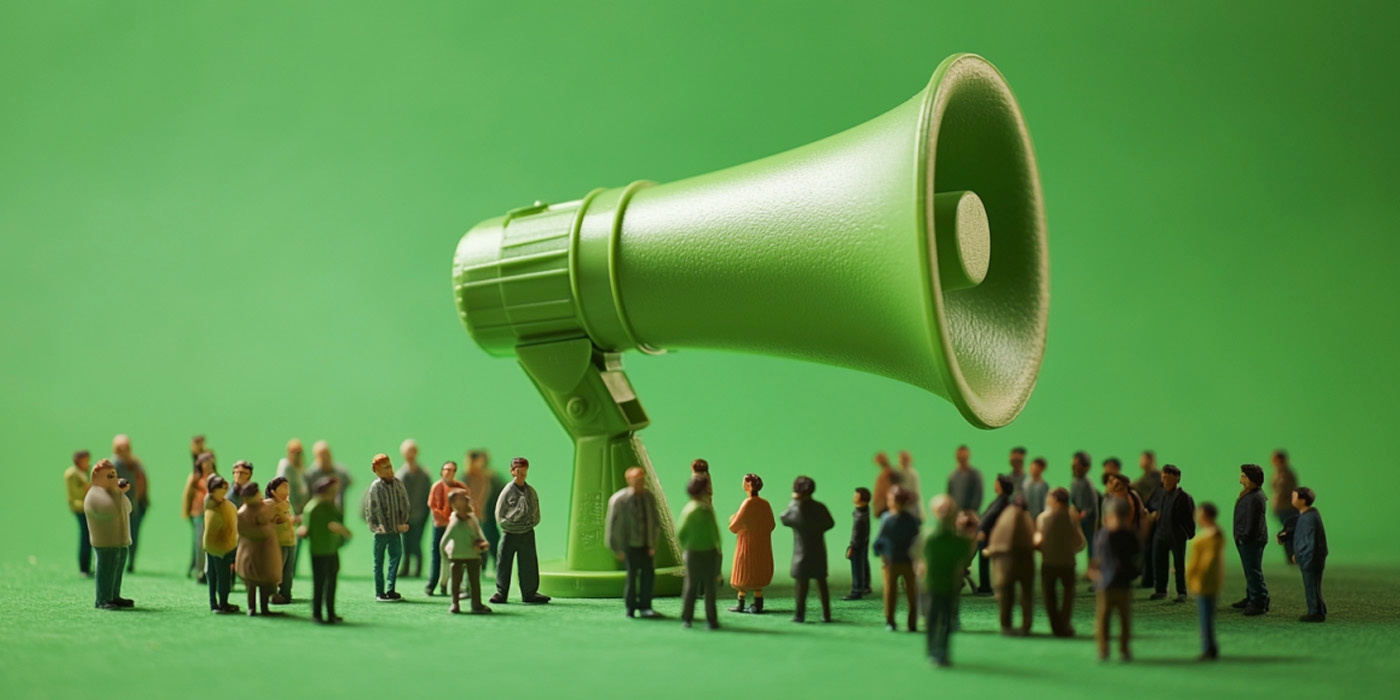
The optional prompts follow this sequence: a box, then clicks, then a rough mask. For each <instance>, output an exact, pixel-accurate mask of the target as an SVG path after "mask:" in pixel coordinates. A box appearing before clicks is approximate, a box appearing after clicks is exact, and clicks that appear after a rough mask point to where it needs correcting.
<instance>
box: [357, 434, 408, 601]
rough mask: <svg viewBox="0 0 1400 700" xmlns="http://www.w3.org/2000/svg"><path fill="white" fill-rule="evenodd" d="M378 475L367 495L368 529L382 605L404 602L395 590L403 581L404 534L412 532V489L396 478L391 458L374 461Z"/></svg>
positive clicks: (377, 593)
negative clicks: (386, 560) (386, 569)
mask: <svg viewBox="0 0 1400 700" xmlns="http://www.w3.org/2000/svg"><path fill="white" fill-rule="evenodd" d="M371 468H372V469H373V470H374V475H375V476H377V477H379V478H377V479H375V480H374V481H373V482H371V483H370V485H369V491H368V492H366V493H365V505H364V516H365V525H367V526H369V531H370V532H372V533H374V599H375V600H377V601H379V602H381V603H385V602H393V601H397V600H402V599H403V596H401V595H399V594H398V592H396V591H395V590H394V588H395V587H396V585H397V583H398V579H399V560H400V559H402V558H403V533H405V532H408V516H409V503H408V489H406V488H404V485H403V482H402V481H399V480H398V478H396V477H395V476H394V463H393V462H391V461H389V455H386V454H383V453H380V454H377V455H375V456H374V459H373V460H372V461H371ZM386 550H387V551H388V552H389V572H388V574H389V576H388V578H389V580H388V586H387V587H386V586H385V580H384V552H385V551H386Z"/></svg>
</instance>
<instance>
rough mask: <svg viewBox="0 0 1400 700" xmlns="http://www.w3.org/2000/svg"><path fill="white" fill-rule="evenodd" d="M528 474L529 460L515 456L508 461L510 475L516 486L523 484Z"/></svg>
mask: <svg viewBox="0 0 1400 700" xmlns="http://www.w3.org/2000/svg"><path fill="white" fill-rule="evenodd" d="M529 474H530V460H528V459H525V458H524V457H516V458H515V459H512V460H511V461H510V476H511V478H512V479H514V480H515V485H516V486H524V485H525V477H526V476H528V475H529Z"/></svg>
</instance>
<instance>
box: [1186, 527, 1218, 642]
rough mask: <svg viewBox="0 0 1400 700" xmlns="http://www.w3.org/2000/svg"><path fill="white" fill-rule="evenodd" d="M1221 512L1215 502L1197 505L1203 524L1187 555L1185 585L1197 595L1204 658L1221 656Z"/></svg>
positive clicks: (1197, 531)
mask: <svg viewBox="0 0 1400 700" xmlns="http://www.w3.org/2000/svg"><path fill="white" fill-rule="evenodd" d="M1219 515H1220V511H1219V509H1217V508H1216V507H1215V504H1214V503H1209V502H1206V503H1202V504H1201V506H1200V507H1199V508H1197V509H1196V523H1197V524H1198V525H1199V526H1200V527H1199V528H1198V529H1197V530H1196V539H1194V540H1192V541H1191V552H1190V554H1188V555H1187V557H1186V585H1187V587H1188V588H1189V589H1190V590H1191V593H1192V594H1194V595H1195V596H1196V610H1197V612H1198V613H1199V614H1200V620H1201V661H1214V660H1216V659H1218V658H1220V646H1219V645H1217V644H1216V642H1215V611H1216V607H1217V604H1218V603H1219V602H1220V589H1221V588H1223V587H1224V584H1225V559H1224V553H1225V535H1223V534H1221V532H1220V528H1219V527H1217V526H1216V524H1215V522H1216V518H1217V517H1219Z"/></svg>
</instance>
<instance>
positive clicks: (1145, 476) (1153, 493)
mask: <svg viewBox="0 0 1400 700" xmlns="http://www.w3.org/2000/svg"><path fill="white" fill-rule="evenodd" d="M1138 467H1139V468H1141V469H1142V476H1140V477H1138V478H1137V479H1135V480H1134V481H1133V492H1134V493H1136V494H1137V495H1138V498H1140V499H1142V502H1143V505H1145V506H1146V507H1147V509H1148V511H1151V510H1152V509H1153V508H1152V504H1153V503H1155V502H1156V500H1157V498H1158V497H1159V496H1160V494H1161V493H1162V471H1161V470H1160V469H1158V468H1157V453H1155V452H1153V451H1152V450H1143V452H1142V456H1141V457H1139V458H1138ZM1156 538H1157V522H1156V521H1155V520H1149V521H1147V522H1146V523H1143V540H1142V541H1143V543H1144V546H1145V547H1146V549H1147V551H1146V552H1145V554H1146V556H1144V557H1143V567H1142V587H1143V588H1152V586H1153V584H1154V582H1156V580H1157V560H1156V557H1154V556H1153V554H1152V553H1153V548H1152V543H1153V542H1154V541H1155V540H1156Z"/></svg>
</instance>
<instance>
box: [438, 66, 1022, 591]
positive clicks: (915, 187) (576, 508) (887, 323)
mask: <svg viewBox="0 0 1400 700" xmlns="http://www.w3.org/2000/svg"><path fill="white" fill-rule="evenodd" d="M454 288H455V292H456V297H457V303H458V309H459V312H460V314H461V317H462V320H463V322H464V324H465V325H466V327H467V329H468V330H469V331H470V333H471V334H472V336H473V338H474V339H475V340H476V341H477V343H478V344H480V345H481V346H482V347H483V348H484V349H485V350H487V351H488V352H489V353H491V354H494V355H499V356H515V357H517V358H518V359H519V361H520V363H521V364H522V366H523V367H524V368H525V370H526V372H527V373H528V374H529V375H530V376H531V378H532V379H533V380H534V382H535V384H536V386H537V387H538V388H539V389H540V391H541V393H542V394H543V395H544V397H545V399H546V400H547V402H548V403H549V404H550V406H551V408H552V409H553V411H554V412H555V415H556V416H557V417H558V419H559V420H560V422H561V424H562V425H563V426H564V428H565V430H566V431H567V432H569V433H570V435H571V436H572V437H573V438H574V441H575V464H574V484H573V495H572V497H573V502H572V503H571V509H570V510H571V514H570V523H569V541H568V548H567V554H566V558H565V561H564V562H563V563H562V564H556V565H551V566H546V567H545V570H544V571H542V578H541V585H542V590H543V591H544V592H546V593H548V594H551V595H554V594H557V595H566V596H567V595H574V596H591V597H600V596H617V595H620V594H621V591H622V581H623V576H624V574H623V572H622V571H620V569H619V565H618V563H617V561H616V558H615V557H614V556H613V555H612V553H611V552H610V551H609V550H608V549H607V546H606V542H605V541H604V538H603V532H604V518H605V513H606V505H607V500H608V497H609V495H610V494H611V493H612V492H613V491H615V490H617V489H619V488H622V487H623V486H624V485H625V480H624V478H623V473H624V472H625V471H626V469H628V468H629V467H633V466H641V467H643V468H644V469H646V471H647V473H648V478H649V481H650V485H651V487H652V488H653V490H654V491H655V493H656V494H657V495H658V496H659V497H660V498H661V499H662V504H663V507H662V508H661V510H662V513H663V517H662V519H663V521H664V522H663V530H664V532H665V533H666V537H665V539H666V542H667V544H666V546H664V547H658V552H657V560H656V565H657V568H658V576H657V592H658V593H660V594H666V593H674V592H676V591H677V590H678V589H679V586H680V577H679V564H680V556H679V554H680V553H679V548H678V547H677V546H676V544H675V539H674V534H673V532H672V530H673V527H672V525H671V521H670V515H669V512H670V511H669V509H668V508H666V507H665V505H664V496H662V495H661V494H662V491H661V489H660V488H659V486H660V484H659V482H658V480H657V479H656V476H655V471H654V470H653V469H652V467H651V465H650V462H649V460H648V458H647V455H646V453H645V450H644V449H643V448H642V446H641V442H640V440H639V438H638V437H637V435H636V431H638V430H640V429H641V428H643V427H645V426H646V425H647V424H648V419H647V416H646V414H645V412H644V411H642V409H641V405H640V403H639V402H638V400H637V398H636V395H635V393H634V392H633V391H632V388H631V385H630V383H629V382H628V381H627V378H626V376H625V374H624V373H623V372H622V367H621V357H622V353H624V352H625V351H628V350H632V349H636V350H639V351H642V352H647V353H660V352H664V351H665V350H667V349H673V348H711V349H722V350H732V351H740V352H750V353H760V354H767V355H778V356H784V357H791V358H796V359H803V360H809V361H815V362H822V363H826V364H832V365H839V366H844V367H849V368H853V369H858V370H862V371H866V372H871V373H874V374H880V375H883V376H887V377H892V378H895V379H898V380H901V381H904V382H908V383H910V384H914V385H916V386H920V387H923V388H924V389H927V390H928V391H930V392H932V393H934V394H937V395H939V396H942V397H944V398H945V399H947V400H949V401H950V402H952V403H953V404H954V405H955V406H957V408H958V409H959V411H960V412H961V413H962V415H963V416H964V417H965V418H966V419H967V420H968V421H969V422H970V423H972V424H973V425H976V426H978V427H984V428H993V427H998V426H1001V425H1005V424H1006V423H1008V422H1010V421H1011V420H1012V419H1013V418H1015V416H1016V415H1017V414H1018V413H1019V412H1020V411H1021V409H1022V408H1023V407H1024V405H1025V403H1026V401H1027V400H1028V398H1029V396H1030V393H1031V390H1032V388H1033V387H1034V384H1035V377H1036V375H1037V373H1038V371H1039V367H1040V361H1041V357H1042V355H1043V352H1044V344H1045V335H1046V324H1047V315H1048V308H1049V274H1048V263H1047V254H1046V236H1045V217H1044V208H1043V201H1042V196H1041V191H1040V181H1039V176H1038V172H1037V169H1036V165H1035V158H1034V154H1033V151H1032V147H1031V142H1030V137H1029V134H1028V132H1027V130H1026V127H1025V123H1024V121H1023V119H1022V117H1021V113H1020V110H1019V108H1018V106H1017V104H1016V101H1015V98H1014V97H1013V96H1012V94H1011V91H1010V89H1009V87H1008V86H1007V85H1006V82H1005V80H1004V79H1003V78H1002V76H1001V75H1000V74H999V73H998V72H997V71H996V69H995V68H993V67H992V66H991V64H989V63H987V62H986V61H985V60H983V59H981V58H980V57H977V56H974V55H971V54H960V55H955V56H952V57H950V58H948V59H947V60H945V61H944V62H943V63H942V64H941V65H940V66H939V67H938V69H937V71H935V73H934V76H933V78H932V80H931V81H930V83H929V86H928V87H927V88H926V89H925V90H924V91H923V92H921V93H919V94H918V95H915V96H914V97H913V98H912V99H910V100H909V101H908V102H905V103H904V104H902V105H900V106H898V107H896V108H895V109H893V110H891V111H890V112H887V113H885V114H884V115H881V116H879V117H876V118H875V119H873V120H871V121H869V122H866V123H865V124H862V125H860V126H857V127H855V128H853V129H850V130H848V131H845V132H842V133H839V134H836V135H834V136H831V137H829V138H826V139H823V140H821V141H818V142H816V143H813V144H809V145H807V146H803V147H800V148H797V149H794V150H791V151H788V152H785V153H780V154H778V155H774V156H771V157H768V158H764V159H761V160H758V161H754V162H752V163H748V164H745V165H741V166H737V167H733V168H729V169H726V170H721V171H718V172H714V173H710V174H707V175H701V176H698V177H694V178H690V179H687V180H682V181H679V182H675V183H670V184H662V185H655V184H652V183H649V182H635V183H633V184H631V185H628V186H626V187H621V188H616V189H599V190H594V191H593V192H591V193H589V194H588V195H587V196H586V197H584V198H583V199H581V200H578V201H575V202H568V203H564V204H556V205H545V204H540V203H537V204H536V205H534V206H530V207H525V208H522V209H518V210H515V211H512V212H510V213H508V214H506V215H505V216H503V217H500V218H496V219H491V220H488V221H485V222H482V223H481V224H479V225H477V226H476V227H474V228H473V229H472V230H471V231H469V232H468V233H467V234H466V235H465V236H464V237H463V238H462V240H461V242H460V244H459V245H458V248H457V253H456V258H455V260H454Z"/></svg>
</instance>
